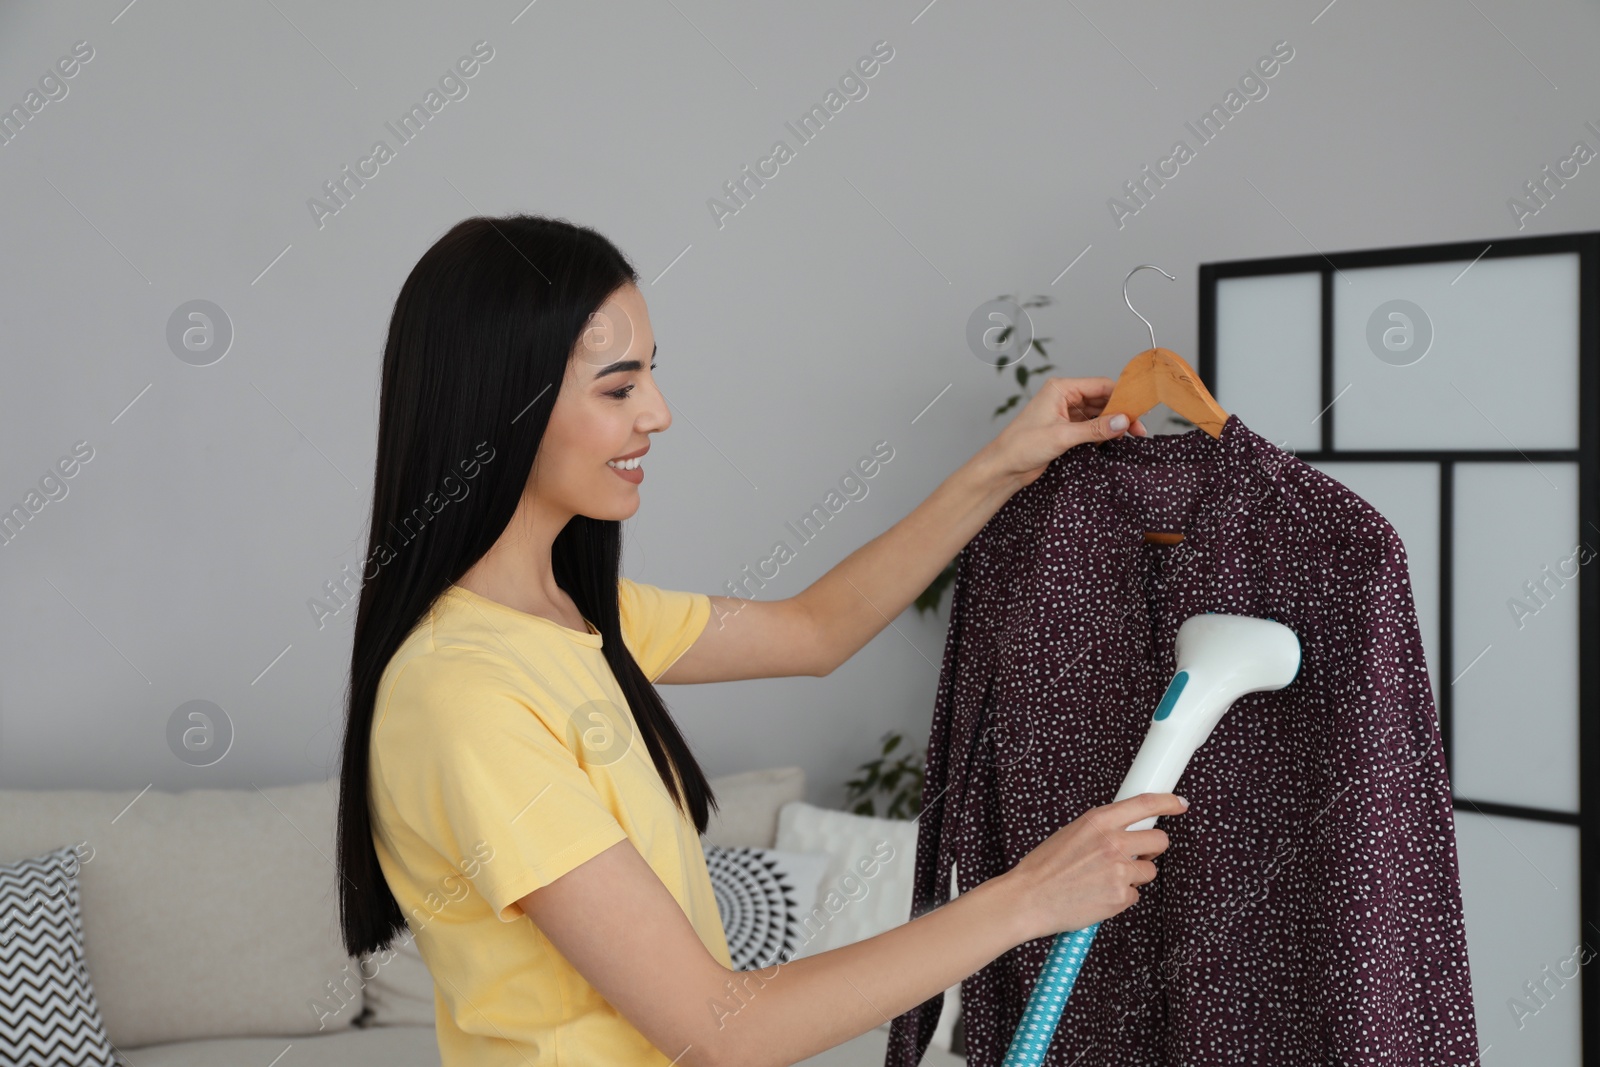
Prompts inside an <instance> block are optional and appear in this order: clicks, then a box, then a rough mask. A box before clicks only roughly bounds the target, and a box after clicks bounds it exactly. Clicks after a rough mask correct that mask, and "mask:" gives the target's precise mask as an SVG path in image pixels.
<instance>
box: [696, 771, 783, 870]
mask: <svg viewBox="0 0 1600 1067" xmlns="http://www.w3.org/2000/svg"><path fill="white" fill-rule="evenodd" d="M711 791H712V792H713V793H715V794H716V797H717V808H718V810H717V811H715V812H713V813H712V815H711V820H710V822H709V823H708V824H707V825H706V832H705V836H704V843H705V844H708V845H716V846H717V847H719V848H772V847H773V845H774V844H775V843H776V841H777V837H778V809H779V808H781V807H783V806H784V805H785V804H787V803H789V802H790V801H794V800H800V799H802V798H803V797H804V796H805V795H806V772H805V771H804V770H802V769H801V768H799V767H772V768H769V769H767V770H760V771H745V772H743V773H741V774H727V775H723V776H721V777H719V778H713V779H711ZM801 851H804V850H801Z"/></svg>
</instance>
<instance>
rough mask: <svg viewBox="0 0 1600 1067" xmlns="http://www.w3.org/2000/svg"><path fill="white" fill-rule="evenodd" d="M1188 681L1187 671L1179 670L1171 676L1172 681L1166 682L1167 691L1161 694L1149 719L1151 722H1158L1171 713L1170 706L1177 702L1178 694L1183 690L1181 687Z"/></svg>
mask: <svg viewBox="0 0 1600 1067" xmlns="http://www.w3.org/2000/svg"><path fill="white" fill-rule="evenodd" d="M1188 681H1189V672H1188V671H1179V672H1178V673H1177V674H1174V675H1173V676H1172V681H1170V682H1168V683H1167V691H1166V692H1165V693H1164V694H1162V697H1161V703H1159V704H1157V705H1156V714H1155V718H1153V719H1151V720H1150V721H1151V722H1160V721H1161V720H1162V719H1165V718H1166V717H1167V716H1168V715H1171V714H1172V706H1173V705H1174V704H1176V703H1177V702H1178V695H1179V694H1180V693H1182V692H1183V687H1184V685H1185V684H1186V683H1187V682H1188Z"/></svg>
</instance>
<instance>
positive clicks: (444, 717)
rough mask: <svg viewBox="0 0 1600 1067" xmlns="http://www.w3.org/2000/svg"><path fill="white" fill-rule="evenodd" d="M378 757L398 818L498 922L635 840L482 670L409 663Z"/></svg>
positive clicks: (530, 716) (516, 701)
mask: <svg viewBox="0 0 1600 1067" xmlns="http://www.w3.org/2000/svg"><path fill="white" fill-rule="evenodd" d="M478 674H481V672H478ZM396 705H403V707H400V708H397V707H396ZM397 712H399V713H397ZM377 755H378V758H379V759H380V761H381V763H382V781H383V784H384V786H385V787H386V788H387V790H388V796H389V799H390V801H391V803H392V804H393V807H394V810H395V811H396V812H398V813H399V815H400V818H401V819H402V820H403V821H404V822H405V823H406V825H407V826H408V827H409V828H410V829H411V830H412V831H414V832H415V833H416V834H417V835H418V836H420V837H421V838H422V839H423V840H424V841H425V842H426V843H427V844H428V845H430V846H432V847H433V848H434V849H435V850H436V851H437V852H438V853H439V854H440V855H441V856H443V857H444V858H445V860H446V861H448V862H450V863H453V864H457V865H459V866H460V868H461V870H462V873H463V874H464V875H467V877H468V878H469V880H470V881H471V882H472V884H473V887H474V888H476V889H477V891H478V892H479V893H480V894H481V895H482V896H483V897H484V898H485V899H486V900H487V901H488V902H489V904H490V906H491V907H493V909H494V911H495V913H496V915H497V916H498V917H499V918H500V921H501V922H511V921H513V920H515V919H517V918H518V917H520V916H521V914H522V909H521V908H519V907H517V903H516V902H517V901H518V900H520V899H521V898H522V897H524V896H526V895H527V894H529V893H531V892H533V891H534V890H535V889H539V888H542V887H543V886H546V885H549V884H550V883H551V882H553V881H555V880H556V879H557V878H559V877H561V876H562V875H563V874H566V873H567V872H568V871H571V870H572V869H573V868H575V867H577V866H579V865H580V864H582V863H583V862H585V861H586V860H589V859H592V858H594V857H595V856H597V855H599V854H600V853H601V852H603V851H605V850H606V849H607V848H609V847H611V846H612V845H614V844H616V843H617V842H618V841H621V840H624V839H625V838H626V837H627V834H626V832H625V831H624V830H623V828H622V825H621V824H620V823H619V822H618V821H617V819H616V816H615V815H613V814H612V812H611V810H610V809H609V808H608V807H607V806H606V804H605V802H604V800H603V799H602V798H601V797H600V794H599V793H598V792H597V791H596V789H595V787H594V783H593V782H591V781H590V779H589V776H588V774H587V773H586V772H585V771H584V770H583V768H582V767H580V766H579V764H578V761H577V757H576V756H575V755H574V753H573V751H572V750H571V749H570V748H569V747H568V746H567V744H566V743H565V742H564V741H563V740H562V738H561V737H559V736H558V735H557V734H556V733H555V732H554V731H553V730H552V729H551V728H550V727H549V726H548V725H547V724H546V723H545V721H544V720H543V719H542V718H541V717H540V716H539V715H538V714H537V713H536V712H535V711H534V709H533V708H531V707H529V706H528V704H527V703H526V698H525V697H523V696H521V695H520V694H518V693H517V692H515V691H514V690H512V689H511V688H509V687H505V686H503V685H496V684H495V683H494V682H493V681H492V680H487V679H480V678H479V677H478V676H477V674H475V673H473V672H468V671H463V670H460V669H452V670H441V669H438V668H432V667H429V666H427V665H424V664H420V663H416V662H413V663H410V664H407V665H406V667H405V669H404V670H403V671H402V672H401V674H400V676H399V677H398V678H397V679H396V683H395V687H394V689H393V691H392V692H391V694H390V698H389V712H388V713H387V714H385V715H384V716H383V719H382V723H381V729H380V733H379V736H378V741H377ZM469 872H470V873H469Z"/></svg>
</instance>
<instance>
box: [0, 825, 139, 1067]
mask: <svg viewBox="0 0 1600 1067" xmlns="http://www.w3.org/2000/svg"><path fill="white" fill-rule="evenodd" d="M0 1063H4V1064H8V1065H10V1064H15V1065H17V1067H64V1065H69V1064H70V1065H72V1067H121V1061H119V1060H118V1059H117V1058H116V1056H115V1055H114V1054H113V1051H112V1047H111V1039H110V1038H109V1037H108V1036H107V1035H106V1028H105V1023H104V1021H103V1020H102V1019H101V1018H100V1004H99V1002H98V1001H96V1000H95V996H94V986H93V985H92V984H91V983H90V981H89V968H88V965H87V964H86V963H85V962H84V953H83V919H82V916H81V915H80V914H79V911H78V856H77V853H76V851H74V849H73V848H72V847H71V846H65V847H62V848H58V849H56V850H55V851H54V852H47V853H45V854H44V855H42V856H35V857H34V858H32V859H26V860H19V861H18V862H16V863H7V864H0Z"/></svg>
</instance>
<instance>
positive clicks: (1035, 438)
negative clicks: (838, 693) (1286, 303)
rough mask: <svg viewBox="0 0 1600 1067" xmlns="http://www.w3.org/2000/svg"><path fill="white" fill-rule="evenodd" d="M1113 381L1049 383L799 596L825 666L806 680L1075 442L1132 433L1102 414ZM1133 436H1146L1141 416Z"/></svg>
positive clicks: (845, 651) (867, 634)
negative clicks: (912, 505) (923, 495)
mask: <svg viewBox="0 0 1600 1067" xmlns="http://www.w3.org/2000/svg"><path fill="white" fill-rule="evenodd" d="M1113 384H1115V383H1113V382H1112V380H1111V379H1110V378H1048V379H1046V380H1045V383H1044V386H1043V387H1042V388H1041V389H1040V390H1039V392H1038V393H1036V394H1035V395H1034V396H1033V398H1032V399H1031V400H1029V401H1028V403H1027V404H1026V405H1025V406H1024V407H1023V409H1022V411H1021V412H1019V413H1018V414H1017V416H1016V418H1015V419H1013V420H1012V421H1011V423H1010V424H1009V425H1007V426H1006V428H1005V429H1004V430H1002V431H1001V432H1000V435H999V436H998V437H996V438H995V439H994V440H993V441H991V442H990V443H989V444H987V445H985V446H984V447H983V448H982V449H981V450H979V452H978V453H977V455H975V456H973V457H972V458H971V459H969V460H968V461H967V462H966V463H964V464H962V466H961V467H960V468H959V469H958V470H957V471H956V472H955V473H954V474H952V475H950V477H948V478H946V479H945V480H944V481H943V482H941V483H940V484H939V487H938V488H937V489H935V490H934V491H933V494H932V495H931V496H929V497H928V499H926V500H924V501H923V502H922V503H921V504H919V505H917V507H916V509H915V510H914V511H912V512H911V514H909V515H907V516H906V517H905V518H903V519H901V520H900V521H899V522H897V523H895V524H894V525H893V526H891V527H890V528H889V529H888V530H887V531H885V532H884V533H883V534H881V535H879V536H878V537H876V538H874V539H873V540H871V541H869V542H867V543H866V544H865V545H863V546H861V547H860V548H858V549H856V550H855V551H854V552H852V553H851V554H850V555H848V556H846V557H845V558H844V559H843V560H841V561H840V562H839V563H838V564H837V565H836V566H835V567H834V568H833V569H832V570H830V571H828V573H826V574H824V575H823V576H822V577H821V578H818V579H817V580H816V581H815V582H813V583H812V584H811V585H810V586H809V587H808V588H806V589H805V590H803V591H802V592H800V593H799V594H797V595H796V596H795V597H794V599H795V600H796V601H797V602H798V603H799V604H800V605H802V606H803V607H804V609H805V611H806V613H807V614H808V615H809V616H810V618H811V632H812V633H813V634H814V635H815V636H814V637H813V643H814V644H813V647H814V648H815V650H816V655H817V656H818V658H819V659H820V661H821V663H822V664H823V667H822V668H821V669H817V670H813V671H811V672H809V673H814V674H818V675H826V674H829V673H831V672H832V671H833V669H834V668H835V667H837V666H839V665H840V664H841V663H843V662H844V661H845V660H847V659H849V658H850V657H851V656H853V655H855V654H856V653H857V652H859V651H860V650H861V648H862V647H863V646H864V645H865V644H866V643H867V642H868V641H870V640H872V639H873V638H874V637H876V636H877V635H878V632H879V631H880V630H882V629H883V628H884V627H885V626H887V625H889V623H890V621H891V620H893V619H894V618H895V617H896V616H898V615H899V614H900V613H901V612H902V611H904V610H905V609H906V608H907V607H908V606H910V604H911V602H912V601H913V600H915V599H916V598H917V596H918V595H920V594H921V593H922V591H923V590H924V589H926V588H927V587H928V585H929V584H930V583H931V582H932V581H933V579H934V578H935V577H937V576H938V574H939V572H940V571H942V570H944V568H945V566H946V565H947V564H948V563H949V562H950V561H951V560H952V559H954V558H955V555H956V553H957V552H960V551H961V548H962V546H964V545H965V544H966V543H967V542H968V541H970V540H972V538H973V537H974V535H976V534H977V532H978V531H979V530H981V529H983V526H984V524H985V523H987V522H988V521H989V519H990V518H991V517H993V515H994V513H995V512H997V511H999V510H1000V506H1001V505H1002V504H1004V503H1005V502H1006V501H1007V500H1009V499H1010V498H1011V495H1012V494H1013V493H1015V492H1016V491H1017V490H1018V489H1021V488H1022V487H1023V486H1025V485H1027V484H1029V483H1030V482H1032V481H1033V480H1034V479H1036V478H1038V477H1039V475H1041V474H1043V473H1044V470H1045V468H1046V467H1047V466H1049V464H1050V461H1051V460H1053V459H1055V458H1056V457H1057V456H1059V455H1060V454H1061V453H1063V452H1065V451H1066V450H1067V449H1069V448H1072V447H1073V446H1074V445H1079V444H1083V443H1085V442H1089V441H1105V440H1109V439H1111V438H1113V437H1118V436H1120V435H1121V434H1122V432H1123V431H1124V430H1127V429H1129V427H1128V421H1127V417H1126V416H1123V415H1116V416H1113V417H1111V418H1103V417H1101V412H1102V410H1103V409H1104V408H1105V402H1106V400H1107V399H1108V398H1109V397H1110V396H1111V387H1112V385H1113ZM1118 420H1121V421H1120V423H1119V421H1118ZM1132 432H1133V433H1135V434H1137V435H1139V436H1144V434H1145V429H1144V425H1143V424H1142V423H1140V422H1139V421H1138V420H1137V419H1135V420H1134V422H1133V426H1132Z"/></svg>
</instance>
